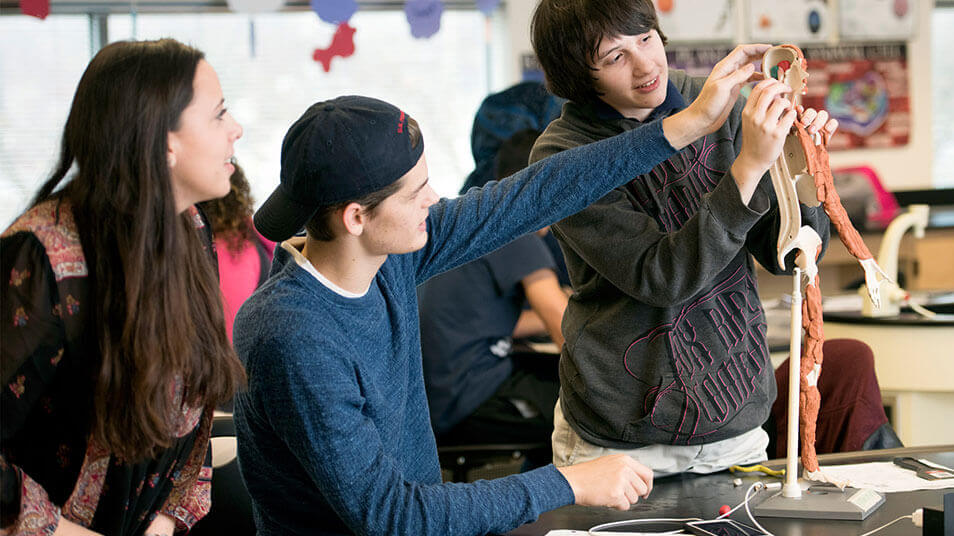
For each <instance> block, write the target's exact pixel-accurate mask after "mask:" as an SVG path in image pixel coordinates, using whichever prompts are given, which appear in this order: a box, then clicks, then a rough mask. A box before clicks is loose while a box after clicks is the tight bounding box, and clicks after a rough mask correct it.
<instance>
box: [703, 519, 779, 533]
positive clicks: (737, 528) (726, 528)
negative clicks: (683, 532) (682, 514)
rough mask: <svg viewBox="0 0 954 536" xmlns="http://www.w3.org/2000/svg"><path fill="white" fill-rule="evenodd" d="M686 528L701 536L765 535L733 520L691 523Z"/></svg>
mask: <svg viewBox="0 0 954 536" xmlns="http://www.w3.org/2000/svg"><path fill="white" fill-rule="evenodd" d="M686 528H687V529H689V531H690V532H692V533H693V534H699V535H700V536H764V535H765V533H764V532H762V531H760V530H757V529H753V528H752V527H750V526H748V525H743V524H742V523H739V522H738V521H733V520H731V519H713V520H710V521H690V522H688V523H686Z"/></svg>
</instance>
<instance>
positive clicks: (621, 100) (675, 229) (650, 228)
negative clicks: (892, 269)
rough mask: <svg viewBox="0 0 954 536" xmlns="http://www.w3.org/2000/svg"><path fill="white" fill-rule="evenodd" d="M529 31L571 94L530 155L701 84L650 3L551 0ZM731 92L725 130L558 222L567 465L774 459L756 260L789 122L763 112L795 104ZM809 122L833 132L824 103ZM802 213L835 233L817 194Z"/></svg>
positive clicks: (693, 93) (654, 112) (629, 118)
mask: <svg viewBox="0 0 954 536" xmlns="http://www.w3.org/2000/svg"><path fill="white" fill-rule="evenodd" d="M571 28H572V29H573V31H570V29H571ZM531 32H532V34H533V35H532V38H533V46H534V49H535V51H536V54H537V57H538V58H539V60H540V63H541V65H542V66H543V70H544V72H545V74H546V79H547V83H548V86H549V89H550V90H551V91H552V92H553V93H554V94H556V95H558V96H560V97H564V98H566V99H568V100H569V102H568V103H567V104H566V105H565V106H564V108H563V112H562V114H561V116H560V117H559V118H558V119H556V120H555V121H553V122H552V123H551V124H550V126H549V127H548V128H547V129H546V131H545V132H544V134H543V135H542V136H541V137H540V138H539V139H538V140H537V143H536V145H535V147H534V151H533V153H532V155H531V161H537V160H540V159H543V158H546V157H548V156H551V155H554V154H556V153H559V152H562V151H564V150H568V149H571V148H574V147H579V146H584V145H588V144H590V143H593V142H596V141H598V140H601V139H605V138H609V137H611V136H614V135H616V134H619V133H620V132H624V131H629V130H635V129H641V128H645V126H646V125H649V124H652V122H653V121H655V120H658V119H659V118H664V117H668V116H670V115H671V114H674V113H676V112H679V111H680V110H683V109H685V108H686V107H687V105H688V103H691V102H693V101H694V100H695V99H697V98H699V97H700V94H703V93H704V91H705V89H704V88H703V81H704V79H701V78H693V77H690V76H688V75H686V73H684V72H681V71H676V70H670V69H669V67H668V63H667V60H666V51H665V48H664V44H665V42H666V37H665V35H664V34H663V33H662V31H661V30H660V28H659V23H658V20H657V18H656V12H655V9H654V7H653V4H652V2H651V1H650V0H542V1H541V3H540V4H539V5H538V6H537V9H536V11H535V13H534V16H533V21H532V28H531ZM738 54H742V52H741V49H736V50H735V51H733V53H732V54H730V56H729V57H733V56H734V55H738ZM716 68H718V66H717V67H716ZM747 69H749V70H752V71H754V65H753V66H748V67H747ZM763 83H764V82H763ZM759 93H760V88H759V86H756V88H755V89H754V90H753V93H752V95H751V96H750V99H753V100H754V99H756V98H757V97H758V96H759ZM736 95H738V93H736ZM736 98H737V102H736V104H735V106H734V107H733V108H731V110H729V109H727V117H726V120H725V122H724V123H722V126H721V127H720V128H719V129H718V130H717V131H715V132H713V133H711V134H709V135H707V136H704V137H702V138H700V139H698V140H696V141H694V142H693V143H691V144H690V145H687V146H686V147H684V148H682V149H681V150H680V151H678V152H677V153H676V154H674V155H673V156H671V157H670V158H668V159H667V160H666V161H665V162H663V163H661V164H659V165H657V166H655V167H654V168H653V169H652V170H651V171H650V172H649V173H646V174H640V175H637V176H634V177H633V180H632V181H630V182H629V183H627V184H625V185H623V186H620V187H618V188H616V189H614V190H613V191H612V192H610V193H609V194H608V195H606V196H605V197H603V198H602V199H600V200H599V201H597V202H596V203H594V204H592V205H591V206H590V207H588V208H586V209H584V210H583V211H581V212H579V213H577V214H575V215H573V216H570V217H568V218H565V219H564V220H562V221H560V222H559V223H557V224H555V225H554V226H553V227H552V231H553V233H554V235H555V236H556V237H557V239H558V240H559V241H560V244H561V247H562V249H563V251H564V254H565V256H566V261H567V268H568V270H569V272H570V279H571V282H572V285H573V288H574V291H575V293H574V294H573V296H572V297H571V299H570V302H569V306H568V308H567V311H566V314H565V316H564V318H563V334H564V337H565V339H566V344H565V345H564V347H563V354H562V356H561V360H560V379H561V386H560V387H561V390H560V401H559V403H558V404H557V408H556V415H555V431H554V434H553V448H554V462H555V463H556V464H557V466H560V465H566V464H573V463H578V462H580V461H583V460H587V459H593V458H595V457H597V456H601V455H605V454H609V453H620V452H622V453H626V454H629V455H630V456H632V457H634V458H635V459H636V460H638V461H640V462H641V463H643V464H645V465H647V466H649V467H650V468H652V469H653V470H654V472H655V473H656V474H657V475H660V474H670V473H677V472H684V471H692V472H700V473H705V472H712V471H718V470H721V469H724V468H726V467H729V466H731V465H734V464H745V463H751V462H755V461H758V460H762V459H765V448H766V445H767V443H768V436H767V434H766V433H765V432H764V431H763V430H762V428H761V425H762V423H763V422H765V420H766V418H767V417H768V414H769V410H770V407H771V404H772V401H773V400H774V399H775V394H776V393H775V381H774V376H773V372H772V365H771V362H770V360H769V352H768V347H767V343H766V338H765V318H764V313H763V311H762V306H761V303H760V301H759V296H758V289H757V284H756V279H755V272H754V265H753V261H752V257H753V256H754V257H755V259H756V260H758V261H759V262H760V263H761V264H762V265H763V266H764V267H765V268H767V269H768V270H769V271H770V272H772V273H781V272H782V270H781V269H780V267H779V266H778V263H777V261H776V250H775V243H776V239H777V233H778V206H777V203H776V200H775V195H774V191H773V189H772V184H771V180H770V179H769V176H768V174H767V173H766V172H767V170H768V169H769V167H770V166H771V164H772V163H773V161H774V160H775V159H776V157H777V156H778V154H779V153H778V152H777V151H774V144H775V143H777V140H776V139H774V136H775V132H777V131H774V132H773V131H771V130H770V129H768V128H766V125H769V124H771V123H772V121H773V120H776V119H778V118H779V117H786V116H787V115H789V114H792V115H794V113H795V112H794V111H791V110H787V109H786V108H785V106H784V104H783V99H775V100H774V101H772V102H771V103H768V102H767V103H765V104H764V105H760V106H750V107H745V109H744V110H743V107H744V106H745V99H743V98H741V97H736ZM801 118H802V121H804V122H806V124H809V130H810V131H813V132H814V131H818V130H819V129H821V128H824V129H827V130H828V131H829V132H832V133H833V132H834V130H835V128H837V123H836V122H835V121H833V120H832V121H829V120H828V117H827V114H826V113H825V112H819V113H816V112H815V111H814V110H806V111H804V112H803V114H802V117H801ZM802 220H803V222H804V223H806V224H808V225H811V226H812V227H813V228H815V229H816V231H818V233H819V234H820V235H821V236H822V237H823V241H824V243H825V244H826V245H827V241H828V219H827V216H825V214H824V212H823V210H822V209H821V207H818V208H817V209H804V208H803V213H802ZM792 265H793V263H792V262H791V261H790V260H789V262H788V263H787V264H786V266H789V267H791V266H792Z"/></svg>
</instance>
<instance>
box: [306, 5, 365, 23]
mask: <svg viewBox="0 0 954 536" xmlns="http://www.w3.org/2000/svg"><path fill="white" fill-rule="evenodd" d="M311 9H313V10H314V11H315V13H317V14H318V18H319V19H321V20H323V21H325V22H330V23H331V24H341V23H343V22H348V21H349V20H351V16H352V15H354V12H355V11H357V10H358V3H357V2H356V1H355V0H311Z"/></svg>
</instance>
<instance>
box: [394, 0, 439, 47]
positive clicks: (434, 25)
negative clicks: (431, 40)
mask: <svg viewBox="0 0 954 536" xmlns="http://www.w3.org/2000/svg"><path fill="white" fill-rule="evenodd" d="M442 13H444V3H443V2H441V0H408V1H407V3H405V4H404V15H405V16H406V17H407V22H408V24H410V25H411V35H412V36H414V37H416V38H417V39H425V38H428V37H430V36H432V35H434V34H436V33H437V30H440V28H441V14H442Z"/></svg>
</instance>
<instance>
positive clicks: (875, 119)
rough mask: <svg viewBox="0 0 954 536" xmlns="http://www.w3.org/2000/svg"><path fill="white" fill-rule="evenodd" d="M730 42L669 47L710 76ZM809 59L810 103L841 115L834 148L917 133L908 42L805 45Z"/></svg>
mask: <svg viewBox="0 0 954 536" xmlns="http://www.w3.org/2000/svg"><path fill="white" fill-rule="evenodd" d="M731 50H732V49H731V48H728V47H679V46H670V47H667V50H666V57H667V58H668V60H669V66H670V67H673V68H676V69H682V70H685V71H687V72H688V73H689V74H692V75H695V76H706V75H708V74H709V72H710V71H711V70H712V67H713V66H714V65H715V64H716V62H718V61H719V60H720V59H722V58H723V57H724V56H725V55H726V54H728V53H729V52H730V51H731ZM802 50H803V51H804V53H805V59H806V60H807V61H808V72H809V78H808V88H807V93H806V94H805V95H804V96H803V98H802V102H803V104H804V105H805V106H806V107H811V108H816V109H819V110H827V111H828V113H829V114H830V115H832V116H833V117H835V118H836V119H838V122H839V125H840V126H839V127H838V133H837V134H836V135H835V136H834V138H832V140H831V144H830V145H829V147H828V148H829V150H832V151H835V150H839V149H861V148H881V147H897V146H901V145H906V144H907V143H908V140H909V138H910V135H911V103H910V96H909V89H908V87H909V84H908V66H907V45H906V44H905V43H903V42H898V43H887V44H878V45H862V44H858V45H840V46H817V45H809V46H805V47H802Z"/></svg>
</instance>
